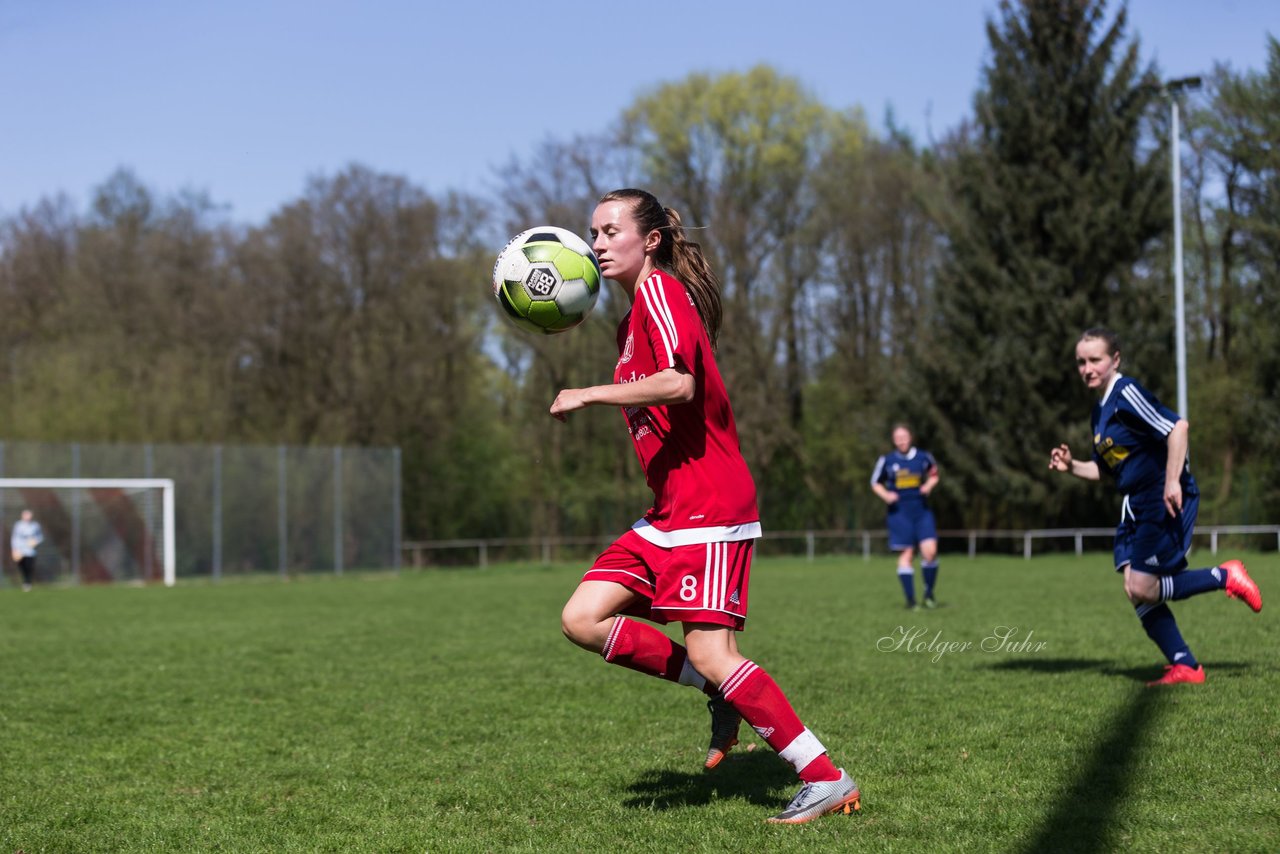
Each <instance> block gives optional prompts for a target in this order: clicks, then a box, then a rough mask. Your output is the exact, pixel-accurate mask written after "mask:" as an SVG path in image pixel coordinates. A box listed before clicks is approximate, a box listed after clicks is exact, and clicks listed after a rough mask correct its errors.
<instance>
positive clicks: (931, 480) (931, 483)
mask: <svg viewBox="0 0 1280 854" xmlns="http://www.w3.org/2000/svg"><path fill="white" fill-rule="evenodd" d="M937 485H938V469H937V467H936V466H935V467H933V468H931V469H929V476H928V477H927V478H925V481H924V483H923V484H921V485H920V494H921V495H923V496H925V497H926V498H928V497H929V493H930V492H933V488H934V487H935V486H937Z"/></svg>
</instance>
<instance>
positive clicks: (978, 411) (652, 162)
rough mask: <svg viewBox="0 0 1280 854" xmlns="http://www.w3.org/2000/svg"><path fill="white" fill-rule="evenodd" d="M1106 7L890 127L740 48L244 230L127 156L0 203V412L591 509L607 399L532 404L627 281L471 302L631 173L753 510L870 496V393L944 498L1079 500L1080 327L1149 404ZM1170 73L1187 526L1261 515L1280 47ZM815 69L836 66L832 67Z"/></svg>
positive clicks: (1277, 363)
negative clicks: (684, 236)
mask: <svg viewBox="0 0 1280 854" xmlns="http://www.w3.org/2000/svg"><path fill="white" fill-rule="evenodd" d="M1126 26H1127V22H1126V16H1125V12H1124V9H1123V8H1119V9H1118V10H1116V11H1115V12H1114V13H1110V12H1109V11H1108V9H1107V7H1106V3H1105V2H1085V3H1081V2H1078V0H1029V2H1017V3H1014V2H1004V3H1002V4H1001V5H1000V7H999V8H998V10H997V12H996V14H995V15H994V16H993V17H992V18H991V19H990V20H988V22H987V30H988V38H989V41H990V52H989V57H988V59H987V62H986V64H985V66H984V68H983V72H982V77H981V80H980V82H979V86H978V90H977V92H976V93H975V96H974V105H973V106H974V111H973V116H972V118H971V119H969V120H968V121H966V122H965V123H964V124H962V125H961V126H960V127H957V128H953V129H951V130H950V131H948V132H947V134H946V135H945V136H944V137H943V138H941V139H937V140H933V139H931V140H929V141H927V143H921V142H920V141H917V140H915V139H913V138H912V136H911V135H910V134H908V133H906V132H905V131H903V130H902V129H901V128H899V127H897V126H896V125H895V124H894V122H893V121H892V118H890V119H888V120H887V121H886V122H885V126H884V127H883V128H874V127H872V125H871V124H870V123H869V122H868V121H867V119H866V117H865V116H864V115H863V114H862V112H861V111H859V110H849V111H837V110H833V109H830V108H828V107H826V106H824V105H823V104H822V103H820V102H819V101H817V100H816V99H815V98H814V97H813V96H812V95H811V94H810V93H809V92H808V91H807V90H806V89H805V87H804V86H803V85H801V84H800V83H799V82H798V81H797V80H795V79H792V78H789V77H787V76H785V75H782V74H780V73H778V72H777V71H776V70H774V69H772V68H770V67H767V66H758V67H755V68H752V69H750V70H747V71H745V72H741V73H724V74H716V75H710V74H693V75H690V76H688V77H686V78H684V79H681V80H677V81H673V82H667V83H664V84H661V85H658V86H656V87H655V88H653V89H652V90H650V91H647V92H645V93H642V94H641V95H639V96H637V97H636V98H635V100H634V101H633V102H632V103H631V104H629V105H628V106H627V107H626V108H625V109H624V110H623V111H622V112H621V113H620V115H619V117H618V120H617V121H616V123H615V124H614V125H613V126H611V127H610V128H608V129H606V130H605V131H603V132H601V133H600V134H597V135H593V136H586V137H576V138H572V139H561V140H555V139H552V140H548V141H546V142H544V143H542V144H541V145H539V146H538V147H537V148H536V150H534V151H533V152H531V153H529V154H528V155H527V156H525V157H523V158H520V157H517V158H513V159H512V161H511V162H510V163H509V164H508V165H507V166H506V167H504V168H503V169H502V170H501V171H500V173H499V174H498V175H497V176H496V178H497V188H496V189H495V191H494V192H493V194H492V197H489V198H482V197H479V196H475V195H469V194H465V193H460V192H446V193H442V194H437V195H432V194H430V193H427V192H425V191H424V190H422V189H421V188H419V187H416V186H414V185H413V184H412V183H411V182H410V181H408V180H406V179H405V178H403V177H399V176H396V175H390V174H384V173H380V172H378V171H376V170H373V169H370V168H368V167H366V166H362V165H359V164H352V165H350V166H348V167H346V168H345V169H343V170H342V171H340V172H338V173H336V174H332V175H318V176H315V177H313V178H312V179H310V180H309V182H308V184H307V186H306V188H305V190H304V192H303V193H302V194H301V196H300V197H299V198H297V199H295V200H292V201H290V202H288V203H286V204H284V205H283V206H281V207H280V208H279V209H278V210H277V211H275V212H274V213H273V214H272V215H271V216H270V217H269V218H268V220H267V221H266V222H265V223H264V224H262V225H255V226H245V225H240V224H237V223H234V222H231V221H229V220H228V218H227V217H226V216H225V214H224V213H223V212H222V210H221V209H220V208H219V206H218V205H217V204H216V203H215V202H214V201H213V200H212V199H211V198H210V197H209V196H208V195H207V194H202V193H194V192H183V193H178V194H175V195H172V196H169V197H161V196H158V195H157V194H155V193H154V192H153V191H151V190H150V189H148V187H147V186H146V185H145V183H144V182H143V181H142V180H141V179H140V178H139V177H138V176H137V175H135V174H134V173H132V172H130V171H120V172H117V173H116V174H114V175H111V176H109V177H108V178H107V179H106V180H105V181H104V183H103V184H102V185H101V186H100V187H99V188H98V189H97V190H96V191H95V193H94V196H93V199H92V202H91V204H90V205H89V207H88V209H87V210H83V211H81V210H77V209H75V207H74V206H73V205H72V204H71V203H70V202H69V201H68V200H67V199H66V198H65V197H64V196H54V197H50V198H46V199H44V200H42V201H40V202H38V203H37V204H34V205H32V206H30V207H27V208H24V209H22V210H21V211H19V212H18V213H17V214H15V215H13V216H12V217H9V218H8V219H7V220H5V221H3V222H2V223H0V316H3V317H4V318H5V320H6V323H5V329H6V334H5V335H4V338H3V341H4V344H5V350H6V353H5V356H6V358H5V360H4V362H3V363H2V364H0V392H2V393H3V402H0V407H3V408H2V409H0V413H3V420H2V421H0V425H2V426H0V435H4V436H5V437H6V438H12V439H35V440H46V441H97V442H102V441H121V442H126V441H127V442H142V441H155V442H210V443H212V442H220V443H234V442H243V443H271V444H274V443H281V442H283V443H291V444H304V445H305V444H355V445H383V446H386V445H395V446H399V447H400V448H401V449H402V451H403V464H404V486H403V495H404V513H405V532H406V535H407V536H408V537H410V538H441V537H451V536H520V535H527V534H532V533H537V534H551V535H557V534H585V533H591V534H596V533H609V532H612V531H616V530H619V529H621V528H622V527H623V526H625V525H627V524H629V523H630V522H631V521H633V520H634V519H635V518H637V517H638V516H639V515H640V514H641V513H642V512H643V511H644V509H645V507H647V506H648V505H647V501H648V494H647V491H646V490H645V487H644V484H643V480H642V478H641V477H640V476H639V470H638V465H637V464H636V462H635V460H634V456H633V454H632V452H631V449H630V447H629V443H628V441H627V439H626V433H625V431H624V428H623V421H622V418H621V416H619V415H617V414H616V413H612V412H607V411H603V410H590V411H588V412H584V413H580V414H578V415H576V416H575V417H573V418H571V419H570V420H569V422H568V423H566V424H560V423H558V422H555V421H553V420H552V419H550V418H549V417H548V416H547V414H546V411H547V407H548V406H549V405H550V401H551V400H552V399H553V398H554V396H555V393H556V392H557V391H558V390H559V389H560V388H563V387H566V386H573V385H588V384H596V383H600V382H605V381H607V380H608V378H609V377H610V375H611V374H610V372H611V368H612V365H613V362H614V360H615V358H616V352H615V350H614V347H615V344H614V329H615V328H616V325H617V323H618V321H619V320H620V319H621V317H622V314H623V313H624V312H625V310H626V306H625V305H623V304H622V303H623V302H624V301H623V300H622V299H621V297H620V296H619V295H618V294H617V293H614V292H611V291H608V290H607V289H606V292H605V294H604V295H603V296H602V299H601V302H600V304H599V305H598V307H597V309H596V311H595V312H594V314H593V315H592V316H591V317H590V318H589V319H588V321H587V322H586V323H585V324H584V325H583V326H581V327H579V328H578V329H575V330H574V331H572V332H570V333H568V334H565V335H562V336H555V337H550V338H545V339H543V338H534V337H532V336H528V335H526V334H524V333H521V332H518V331H516V330H514V329H511V328H508V327H506V326H505V325H504V324H503V322H502V321H501V320H500V318H499V315H498V312H497V311H496V307H495V306H494V305H493V304H492V302H491V296H490V292H489V286H488V279H489V272H490V268H491V266H492V259H493V256H494V253H495V251H496V249H497V248H498V247H500V246H501V245H502V243H503V242H504V241H505V238H506V237H507V236H508V235H510V234H514V233H516V232H517V231H520V230H523V229H524V228H527V227H529V226H530V225H535V224H543V223H549V224H555V225H561V226H564V227H567V228H570V229H573V230H575V231H578V232H582V231H584V230H585V224H586V221H587V218H588V217H589V214H590V211H591V209H592V207H593V206H594V203H595V200H596V199H597V198H598V197H599V196H600V195H601V194H602V193H603V192H605V191H607V190H609V189H612V188H615V187H619V186H643V187H646V188H649V189H651V190H653V191H654V192H655V193H656V194H657V195H658V196H659V198H661V199H663V200H664V202H665V203H667V204H670V205H672V206H673V207H676V208H677V209H679V210H680V212H681V214H682V216H683V218H684V221H685V222H686V224H688V225H690V226H693V227H694V228H693V230H691V231H690V237H691V238H692V239H695V240H698V241H699V242H700V243H701V244H702V245H703V247H704V249H705V251H706V252H707V254H708V256H709V258H710V260H711V262H712V264H713V265H714V267H715V268H716V270H717V271H718V272H719V274H720V276H721V278H722V282H723V287H724V318H725V319H724V331H723V332H722V335H721V341H720V353H719V359H720V362H721V366H722V370H723V371H724V374H725V378H726V382H727V384H728V386H729V389H730V393H731V396H732V398H733V401H734V407H735V412H736V415H737V419H738V426H739V432H740V435H741V437H742V442H743V450H744V453H745V455H746V457H747V459H748V461H749V463H750V464H751V466H752V470H753V472H754V473H755V475H756V479H757V482H758V485H759V487H760V499H761V510H762V514H763V517H764V521H765V524H766V526H767V527H769V528H772V529H775V530H777V529H787V528H800V527H822V528H858V527H874V526H877V525H879V524H880V521H881V518H882V512H881V508H880V506H879V503H878V502H877V501H876V499H875V498H874V496H873V495H872V494H871V493H870V490H869V488H868V486H867V479H868V477H869V473H870V469H871V466H872V463H873V462H874V460H875V458H876V456H877V455H878V454H880V453H882V452H883V451H884V450H886V449H887V447H888V431H889V428H890V426H891V425H892V424H893V423H895V422H898V421H906V422H908V423H910V424H912V425H913V426H914V428H915V431H916V433H917V436H918V438H919V441H920V443H921V444H922V446H924V447H928V448H930V449H931V450H932V451H933V452H934V453H935V455H936V456H937V457H938V458H939V461H940V464H941V466H942V470H943V480H942V483H941V485H940V487H939V490H938V492H937V493H936V500H935V505H936V509H937V512H938V514H939V518H940V523H941V524H942V525H943V527H971V526H972V527H1041V526H1052V525H1057V524H1068V523H1070V524H1076V523H1082V524H1102V525H1106V524H1109V523H1110V522H1112V521H1113V518H1114V516H1115V508H1114V501H1113V500H1111V499H1110V498H1105V497H1104V496H1105V492H1104V491H1103V488H1102V487H1099V486H1096V485H1091V484H1085V483H1078V482H1074V481H1072V482H1068V480H1067V479H1061V478H1057V479H1055V478H1052V477H1051V476H1050V473H1049V472H1048V471H1047V451H1048V449H1049V447H1051V446H1052V445H1055V444H1057V443H1058V442H1060V441H1068V442H1070V443H1071V444H1072V446H1073V448H1074V449H1075V450H1076V453H1077V454H1084V453H1086V452H1087V449H1088V440H1089V436H1088V412H1089V407H1090V405H1091V403H1092V401H1091V399H1090V397H1089V396H1088V394H1087V393H1086V391H1085V390H1084V389H1083V388H1082V387H1081V385H1080V383H1079V381H1078V379H1077V377H1076V375H1075V370H1074V365H1073V361H1072V357H1073V347H1074V342H1075V339H1076V337H1077V336H1078V334H1079V332H1080V331H1081V330H1082V329H1084V328H1086V327H1088V326H1093V325H1100V324H1101V325H1107V326H1111V327H1113V328H1115V329H1117V330H1118V331H1120V332H1121V334H1122V336H1123V338H1124V340H1125V342H1126V345H1125V349H1124V354H1123V358H1124V364H1123V366H1122V368H1123V369H1127V370H1130V371H1132V372H1133V373H1134V374H1136V375H1137V376H1139V377H1140V378H1141V379H1142V380H1143V381H1144V383H1145V384H1147V385H1148V386H1149V387H1150V388H1152V389H1153V390H1154V391H1155V392H1156V393H1157V394H1158V395H1159V396H1160V397H1161V399H1162V400H1164V401H1165V402H1166V403H1167V404H1169V405H1170V406H1173V405H1174V404H1175V401H1176V395H1175V389H1174V363H1173V346H1174V335H1173V310H1172V293H1173V271H1172V266H1171V265H1172V261H1171V255H1172V251H1171V233H1172V229H1171V208H1172V197H1171V195H1170V194H1171V188H1170V186H1169V167H1170V162H1169V159H1168V158H1169V147H1170V146H1169V142H1170V140H1169V130H1170V129H1169V125H1168V112H1169V111H1168V106H1167V102H1166V101H1165V100H1164V99H1163V96H1162V94H1161V90H1160V85H1159V84H1160V74H1159V69H1158V68H1157V67H1156V66H1155V65H1154V64H1153V63H1151V62H1149V61H1146V60H1144V59H1143V54H1142V50H1141V42H1140V40H1139V39H1138V38H1137V37H1133V36H1131V35H1130V34H1129V33H1128V32H1127V29H1126ZM1267 46H1268V51H1269V62H1268V65H1267V67H1266V68H1265V69H1256V70H1235V69H1232V68H1230V67H1228V66H1225V65H1221V66H1218V67H1217V68H1215V69H1213V71H1212V73H1211V74H1209V75H1208V78H1207V81H1206V83H1207V85H1206V87H1205V89H1204V90H1203V91H1201V92H1200V93H1197V94H1195V95H1194V96H1191V97H1189V98H1188V99H1187V100H1186V101H1185V102H1184V108H1185V111H1186V112H1185V115H1186V127H1185V131H1184V140H1185V144H1184V147H1183V152H1184V153H1183V164H1184V173H1183V175H1184V181H1183V186H1182V187H1181V188H1180V191H1181V193H1182V197H1183V199H1184V215H1185V216H1184V218H1185V224H1184V225H1185V230H1184V233H1185V234H1186V235H1187V239H1186V249H1185V255H1186V260H1185V269H1186V281H1187V293H1188V300H1189V302H1188V311H1187V316H1188V320H1189V328H1188V341H1189V354H1190V355H1189V365H1190V382H1189V386H1190V389H1191V392H1190V401H1189V407H1190V410H1191V411H1190V413H1189V420H1190V421H1191V424H1192V433H1191V436H1192V442H1191V444H1192V453H1193V467H1194V469H1195V471H1196V472H1197V474H1198V477H1199V479H1200V482H1201V485H1202V489H1203V491H1204V499H1203V502H1202V511H1201V518H1202V520H1204V521H1206V522H1219V523H1262V522H1274V521H1275V520H1276V518H1277V511H1280V467H1278V466H1277V462H1276V457H1277V455H1276V451H1277V449H1280V427H1277V424H1280V418H1278V416H1280V412H1278V411H1277V408H1278V404H1277V401H1278V400H1280V388H1278V386H1280V341H1277V335H1278V334H1280V333H1278V332H1277V330H1280V317H1278V316H1277V315H1278V314H1280V308H1278V305H1280V230H1278V229H1277V225H1276V223H1278V222H1280V169H1278V167H1280V162H1278V161H1280V154H1278V153H1277V152H1276V150H1275V147H1274V144H1273V141H1274V140H1275V139H1277V138H1280V44H1278V43H1277V42H1276V40H1275V39H1274V38H1272V37H1267ZM850 85H851V87H855V86H856V81H850Z"/></svg>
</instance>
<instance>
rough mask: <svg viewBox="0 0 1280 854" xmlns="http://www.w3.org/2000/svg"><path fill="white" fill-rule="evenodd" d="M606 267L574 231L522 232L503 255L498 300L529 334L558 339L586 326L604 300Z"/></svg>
mask: <svg viewBox="0 0 1280 854" xmlns="http://www.w3.org/2000/svg"><path fill="white" fill-rule="evenodd" d="M601 278H602V277H601V275H600V262H599V261H598V260H596V253H594V252H592V251H591V247H590V246H588V245H587V242H586V241H585V240H583V239H582V238H581V237H579V236H578V235H576V234H574V233H573V232H572V231H568V230H566V229H563V228H556V227H555V226H554V225H542V226H538V227H537V228H531V229H529V230H528V231H522V232H520V233H519V234H517V235H516V236H515V237H513V238H511V242H510V243H508V244H507V245H506V247H505V248H504V249H503V250H502V251H501V252H499V253H498V260H497V262H496V263H495V264H494V265H493V296H494V298H495V299H497V301H498V305H500V306H502V313H503V314H504V315H505V316H506V317H507V319H509V320H510V321H511V322H512V323H514V324H515V325H516V326H519V327H520V328H521V329H524V330H526V331H528V332H537V333H541V334H543V335H554V334H555V333H557V332H564V331H566V330H568V329H572V328H573V327H575V326H577V325H578V324H579V323H581V322H582V321H583V320H586V317H587V315H588V314H590V313H591V309H592V308H593V307H594V306H595V304H596V298H597V297H598V296H600V279H601Z"/></svg>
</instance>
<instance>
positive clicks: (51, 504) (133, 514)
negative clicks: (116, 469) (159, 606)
mask: <svg viewBox="0 0 1280 854" xmlns="http://www.w3.org/2000/svg"><path fill="white" fill-rule="evenodd" d="M10 491H13V492H14V493H15V494H16V495H18V496H20V500H19V501H17V502H15V501H14V500H12V496H11V495H10ZM156 492H159V493H160V496H161V501H160V504H161V507H160V515H161V518H160V519H159V520H153V519H151V518H149V517H150V516H151V512H150V510H149V509H148V510H147V511H146V512H139V511H138V510H137V508H136V507H134V506H132V503H131V502H132V497H133V496H144V503H149V499H147V498H145V496H149V495H154V494H155V493H156ZM62 494H66V495H67V498H68V500H67V501H66V502H64V501H63V499H62V498H61V497H59V496H60V495H62ZM83 494H88V495H89V496H90V498H91V500H92V501H93V502H94V505H95V506H96V507H97V509H98V513H97V514H96V516H97V517H98V521H99V524H98V526H97V527H99V528H101V529H102V530H103V531H104V532H105V533H104V535H103V536H104V537H105V538H108V539H111V540H112V542H113V543H114V545H115V546H116V548H115V551H117V552H120V551H124V552H126V553H127V552H128V551H129V547H130V546H132V547H133V548H134V549H135V550H137V551H140V552H141V553H142V555H143V557H142V561H143V562H149V561H151V560H152V559H153V555H154V548H153V544H155V543H159V544H160V547H161V548H160V550H161V553H162V554H161V561H160V563H161V566H162V568H163V579H164V584H165V586H166V587H172V586H173V585H174V584H175V583H176V582H177V561H176V557H175V550H174V545H175V536H174V488H173V480H172V479H170V478H64V477H44V478H29V477H6V478H0V496H3V497H4V500H3V501H0V509H2V510H3V514H4V528H5V530H4V532H3V533H4V544H5V553H6V554H7V553H8V546H9V532H10V531H11V530H12V529H13V523H14V522H15V521H16V520H17V518H18V513H19V512H20V511H21V510H22V509H23V508H24V507H25V506H26V505H29V504H33V503H39V504H40V507H39V508H31V509H33V512H34V513H35V516H36V521H37V522H40V523H41V526H42V527H43V528H44V529H45V534H44V536H45V541H46V542H49V540H50V538H51V534H52V535H54V537H55V538H56V539H57V540H61V541H64V542H65V547H66V548H67V549H68V550H69V551H70V553H71V554H72V555H75V556H78V555H79V554H80V549H81V548H82V543H81V542H80V539H81V537H80V534H81V531H80V527H81V501H80V498H81V496H82V495H83ZM42 495H43V496H46V498H44V499H43V500H40V499H39V496H42ZM112 496H115V497H120V496H123V497H126V498H129V499H130V501H128V502H126V503H125V504H124V505H119V503H118V502H115V501H112V500H110V498H111V497H112ZM33 499H37V500H33ZM66 504H70V505H71V507H70V510H68V508H67V507H66ZM41 516H47V517H50V518H45V519H42V518H41ZM156 527H159V528H160V529H161V531H160V536H159V537H156V536H155V528H156ZM73 564H74V558H73Z"/></svg>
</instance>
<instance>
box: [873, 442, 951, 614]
mask: <svg viewBox="0 0 1280 854" xmlns="http://www.w3.org/2000/svg"><path fill="white" fill-rule="evenodd" d="M912 441H913V437H912V435H911V429H910V428H909V427H907V425H905V424H899V425H897V426H896V427H894V428H893V448H894V449H893V450H892V451H891V452H889V453H887V454H885V455H884V456H882V457H881V458H880V459H878V460H876V467H875V468H874V469H873V470H872V472H871V489H872V490H873V491H874V492H875V494H876V495H878V496H880V500H881V501H883V502H884V503H885V504H887V505H888V511H887V514H886V519H887V524H888V528H889V548H890V549H891V550H892V551H895V552H897V553H898V581H899V582H901V584H902V592H903V594H905V595H906V598H907V607H908V608H913V609H914V608H916V607H917V606H916V591H915V570H914V569H913V567H912V559H913V558H914V557H915V550H916V547H917V546H918V547H919V548H920V571H921V573H922V574H923V575H924V605H925V607H926V608H933V607H935V606H936V605H937V600H935V599H934V598H933V588H934V585H935V584H936V583H937V581H938V528H937V524H936V523H935V521H934V519H933V511H932V510H930V509H929V502H928V498H929V493H930V492H932V491H933V488H934V487H935V486H937V485H938V463H937V462H936V461H935V460H934V458H933V455H932V454H930V453H929V452H928V451H922V450H920V449H919V448H916V447H914V446H913V445H912Z"/></svg>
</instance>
